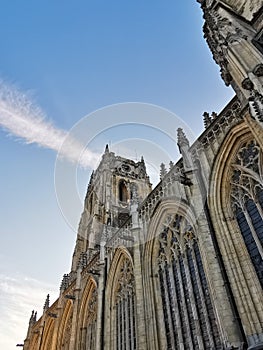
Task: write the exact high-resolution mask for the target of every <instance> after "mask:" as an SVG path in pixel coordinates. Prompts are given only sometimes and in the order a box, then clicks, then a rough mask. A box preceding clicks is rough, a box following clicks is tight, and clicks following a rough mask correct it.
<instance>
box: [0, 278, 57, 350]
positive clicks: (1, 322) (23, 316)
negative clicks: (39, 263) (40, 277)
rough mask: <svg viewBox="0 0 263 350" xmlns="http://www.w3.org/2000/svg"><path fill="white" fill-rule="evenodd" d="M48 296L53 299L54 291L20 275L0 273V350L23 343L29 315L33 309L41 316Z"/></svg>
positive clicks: (55, 294)
mask: <svg viewBox="0 0 263 350" xmlns="http://www.w3.org/2000/svg"><path fill="white" fill-rule="evenodd" d="M48 293H51V296H52V295H53V296H55V297H56V296H57V294H58V291H57V288H55V287H54V286H53V285H49V284H47V283H44V282H41V281H37V280H35V279H32V278H28V277H26V276H22V275H15V276H6V275H4V274H0V295H1V298H0V313H1V319H0V333H1V334H0V349H5V350H12V349H14V347H15V346H16V344H17V343H23V341H24V339H25V337H26V333H27V326H28V321H29V317H30V313H31V311H32V310H33V309H34V310H37V311H38V316H39V317H40V316H41V313H42V307H43V305H44V301H45V297H46V295H47V294H48ZM53 300H54V299H53Z"/></svg>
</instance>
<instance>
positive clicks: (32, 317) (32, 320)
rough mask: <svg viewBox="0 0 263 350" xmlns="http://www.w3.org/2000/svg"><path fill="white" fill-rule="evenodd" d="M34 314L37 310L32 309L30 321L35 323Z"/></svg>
mask: <svg viewBox="0 0 263 350" xmlns="http://www.w3.org/2000/svg"><path fill="white" fill-rule="evenodd" d="M34 315H35V310H32V313H31V316H30V319H29V323H30V324H31V323H33V322H34Z"/></svg>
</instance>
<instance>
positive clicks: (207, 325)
mask: <svg viewBox="0 0 263 350" xmlns="http://www.w3.org/2000/svg"><path fill="white" fill-rule="evenodd" d="M191 255H192V259H193V264H194V269H195V277H196V281H197V286H198V293H199V295H200V303H201V308H200V309H202V312H203V315H204V319H205V324H204V326H205V328H207V334H208V338H209V343H210V346H211V347H215V343H214V338H213V333H214V332H213V330H212V328H211V324H210V320H209V316H208V311H207V307H206V303H205V296H204V293H203V288H202V282H201V280H200V276H199V273H198V266H197V262H196V256H195V254H191ZM201 329H202V327H201ZM203 336H204V335H203Z"/></svg>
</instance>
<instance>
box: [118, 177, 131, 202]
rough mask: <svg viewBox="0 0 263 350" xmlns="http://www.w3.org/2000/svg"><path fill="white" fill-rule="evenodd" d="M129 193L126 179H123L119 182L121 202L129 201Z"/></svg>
mask: <svg viewBox="0 0 263 350" xmlns="http://www.w3.org/2000/svg"><path fill="white" fill-rule="evenodd" d="M128 198H129V195H128V190H127V186H126V184H125V181H124V180H121V181H120V182H119V200H120V201H121V202H124V203H126V202H127V201H128Z"/></svg>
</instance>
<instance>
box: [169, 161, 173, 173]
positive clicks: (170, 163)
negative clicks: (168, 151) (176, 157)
mask: <svg viewBox="0 0 263 350" xmlns="http://www.w3.org/2000/svg"><path fill="white" fill-rule="evenodd" d="M173 167H174V162H172V161H171V160H170V162H169V171H170V170H171V169H172V168H173Z"/></svg>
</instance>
